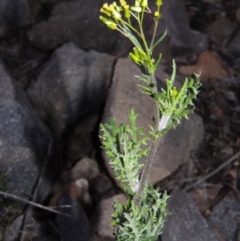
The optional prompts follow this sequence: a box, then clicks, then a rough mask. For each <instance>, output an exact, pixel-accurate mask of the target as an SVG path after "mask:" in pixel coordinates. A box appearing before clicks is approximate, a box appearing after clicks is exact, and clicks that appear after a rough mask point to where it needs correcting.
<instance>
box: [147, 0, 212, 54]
mask: <svg viewBox="0 0 240 241" xmlns="http://www.w3.org/2000/svg"><path fill="white" fill-rule="evenodd" d="M155 7H156V6H155V2H154V5H153V2H152V6H151V9H155ZM161 9H162V10H161V11H162V18H161V20H160V25H159V29H158V34H157V35H159V36H160V35H161V34H162V33H163V32H164V31H165V30H167V32H168V36H170V38H171V40H170V45H171V47H172V52H173V54H174V55H181V54H189V53H200V52H202V51H204V50H206V49H207V37H206V35H205V34H203V33H198V32H196V31H192V30H191V28H190V25H189V20H188V15H187V11H186V8H185V6H184V3H183V1H182V0H181V1H179V0H168V1H163V6H162V8H161Z"/></svg>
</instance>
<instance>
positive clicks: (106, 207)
mask: <svg viewBox="0 0 240 241" xmlns="http://www.w3.org/2000/svg"><path fill="white" fill-rule="evenodd" d="M113 199H117V200H118V201H119V202H121V203H124V202H125V201H126V197H125V196H124V195H123V194H119V195H116V196H114V197H111V198H108V199H104V200H102V201H101V202H100V203H99V204H98V207H97V213H96V214H97V215H96V217H95V219H96V220H97V222H96V225H95V226H94V228H93V229H94V233H95V234H96V235H97V236H99V237H101V238H100V239H99V240H107V241H114V240H115V238H114V235H113V227H112V226H111V225H110V223H111V222H112V213H113Z"/></svg>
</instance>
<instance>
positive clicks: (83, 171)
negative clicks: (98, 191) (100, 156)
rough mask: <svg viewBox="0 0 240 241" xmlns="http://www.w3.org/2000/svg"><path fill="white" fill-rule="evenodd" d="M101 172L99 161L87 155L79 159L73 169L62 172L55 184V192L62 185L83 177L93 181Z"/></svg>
mask: <svg viewBox="0 0 240 241" xmlns="http://www.w3.org/2000/svg"><path fill="white" fill-rule="evenodd" d="M99 173H100V171H99V167H98V165H97V162H96V161H94V160H92V159H90V158H88V157H85V158H83V159H81V160H80V161H78V162H77V163H76V164H75V166H74V167H73V168H72V169H71V170H69V171H64V172H62V174H61V175H60V177H59V178H58V180H57V181H56V183H55V185H54V188H53V189H54V192H57V191H58V190H59V189H61V187H62V185H65V184H67V183H70V182H74V181H76V180H78V179H81V178H85V179H87V180H88V181H92V180H93V179H95V178H96V177H97V176H98V175H99Z"/></svg>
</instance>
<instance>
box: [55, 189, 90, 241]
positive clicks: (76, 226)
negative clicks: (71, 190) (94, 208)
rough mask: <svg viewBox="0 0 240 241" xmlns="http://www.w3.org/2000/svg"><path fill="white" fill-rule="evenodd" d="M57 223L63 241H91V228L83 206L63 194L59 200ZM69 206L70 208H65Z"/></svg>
mask: <svg viewBox="0 0 240 241" xmlns="http://www.w3.org/2000/svg"><path fill="white" fill-rule="evenodd" d="M58 205H59V206H60V207H59V208H58V211H60V212H61V213H62V214H61V213H60V214H58V215H57V218H56V221H57V225H58V228H59V233H60V236H61V240H62V241H79V240H81V241H89V240H91V239H90V236H91V226H90V223H89V220H88V217H87V215H86V213H85V212H84V210H83V208H82V207H81V205H80V204H79V203H78V202H76V200H74V199H73V198H72V197H71V196H70V195H68V194H66V193H65V194H63V195H62V196H61V197H60V198H59V200H58ZM65 205H68V207H64V206H65ZM64 214H65V215H64Z"/></svg>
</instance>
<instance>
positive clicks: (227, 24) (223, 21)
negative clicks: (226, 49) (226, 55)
mask: <svg viewBox="0 0 240 241" xmlns="http://www.w3.org/2000/svg"><path fill="white" fill-rule="evenodd" d="M234 28H235V27H234V24H233V23H232V22H231V21H230V20H229V19H228V18H226V17H222V18H219V19H217V20H216V21H215V22H214V23H213V24H211V25H210V26H209V27H208V29H207V33H208V36H209V38H210V40H211V41H213V42H214V44H215V45H216V47H221V46H222V44H223V41H224V40H225V39H226V38H227V37H229V36H230V35H231V34H232V32H233V31H234Z"/></svg>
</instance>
